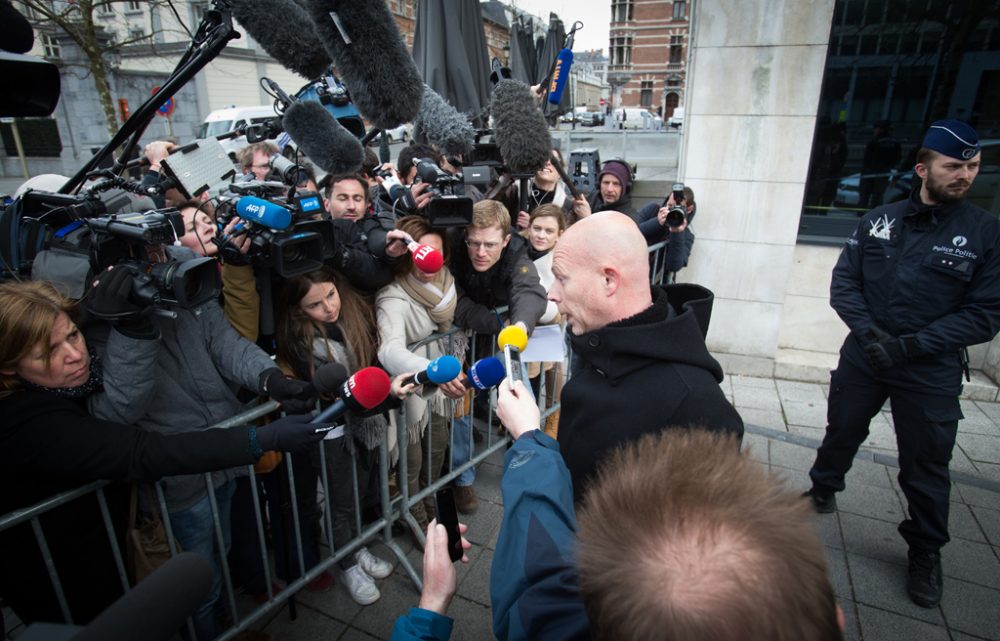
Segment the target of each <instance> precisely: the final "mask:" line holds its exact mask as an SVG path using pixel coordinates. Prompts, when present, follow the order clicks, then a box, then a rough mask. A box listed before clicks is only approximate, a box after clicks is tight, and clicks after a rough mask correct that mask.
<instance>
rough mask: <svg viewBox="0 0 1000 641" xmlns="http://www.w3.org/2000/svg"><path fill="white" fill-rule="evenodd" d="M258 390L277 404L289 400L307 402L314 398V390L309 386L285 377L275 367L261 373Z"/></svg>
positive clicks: (303, 382) (295, 379)
mask: <svg viewBox="0 0 1000 641" xmlns="http://www.w3.org/2000/svg"><path fill="white" fill-rule="evenodd" d="M260 389H261V391H262V392H264V393H265V394H267V395H268V396H270V397H271V398H273V399H274V400H276V401H278V402H279V403H284V402H285V401H287V400H289V399H296V400H299V401H308V400H310V399H315V398H316V389H315V388H314V387H313V386H312V385H311V384H309V383H307V382H305V381H300V380H299V379H297V378H291V377H289V376H285V373H284V372H282V371H281V370H280V369H278V368H277V367H272V368H271V369H267V370H264V371H263V372H261V374H260Z"/></svg>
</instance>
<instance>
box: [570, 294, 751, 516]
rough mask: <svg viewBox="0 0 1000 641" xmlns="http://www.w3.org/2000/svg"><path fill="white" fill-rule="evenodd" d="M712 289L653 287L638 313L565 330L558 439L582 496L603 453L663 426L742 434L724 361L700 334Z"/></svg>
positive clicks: (575, 487) (709, 310) (705, 324)
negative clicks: (726, 386) (565, 373)
mask: <svg viewBox="0 0 1000 641" xmlns="http://www.w3.org/2000/svg"><path fill="white" fill-rule="evenodd" d="M712 300H713V295H712V292H710V291H709V290H708V289H706V288H704V287H701V286H700V285H690V284H680V285H666V286H663V287H654V288H653V305H652V307H650V308H649V309H647V310H646V311H644V312H641V313H639V314H637V315H636V316H634V317H632V318H628V319H624V320H621V321H617V322H614V323H611V324H609V325H607V326H605V327H602V328H600V329H597V330H594V331H592V332H587V333H585V334H581V335H579V336H577V335H571V336H570V343H571V345H572V348H573V359H574V360H573V365H574V370H573V375H572V377H571V378H570V379H569V381H568V382H567V383H566V386H565V387H564V388H563V391H562V412H561V414H560V418H559V447H560V449H561V450H562V454H563V458H564V459H565V461H566V467H567V468H569V471H570V475H571V477H572V479H573V494H574V497H575V499H576V501H577V502H579V501H580V499H581V497H582V496H583V494H584V491H585V489H586V484H587V482H588V481H589V480H590V478H591V476H592V475H593V474H594V472H595V470H596V469H597V466H598V465H599V464H600V462H601V461H602V460H603V459H604V457H605V456H606V455H607V454H608V453H609V452H610V451H611V450H613V449H615V448H616V447H617V446H619V445H621V444H623V443H626V442H629V441H632V440H636V439H638V438H639V437H641V436H642V435H644V434H648V433H657V432H660V431H661V430H663V429H664V428H666V427H674V426H678V427H693V426H704V427H706V428H708V429H711V430H719V431H727V432H733V433H735V434H737V435H738V436H739V437H740V438H742V436H743V421H742V419H741V418H740V415H739V414H738V413H737V412H736V410H735V409H734V408H733V406H732V405H731V404H730V403H729V401H728V400H726V397H725V394H723V392H722V389H721V388H720V387H719V383H721V382H722V368H721V367H720V366H719V363H718V362H716V360H715V359H714V358H712V356H711V355H710V354H709V353H708V348H707V347H706V346H705V335H706V333H707V332H708V323H709V319H710V318H711V314H712Z"/></svg>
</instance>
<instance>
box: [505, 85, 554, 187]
mask: <svg viewBox="0 0 1000 641" xmlns="http://www.w3.org/2000/svg"><path fill="white" fill-rule="evenodd" d="M490 111H491V112H492V114H493V139H494V140H495V141H496V143H497V147H498V148H499V149H500V156H501V157H502V158H503V161H504V164H505V165H507V168H508V169H510V171H511V172H513V173H515V174H533V173H534V172H536V171H538V170H539V169H541V168H542V167H544V166H545V161H547V160H548V159H549V153H550V151H549V150H551V149H552V137H551V136H550V135H549V126H548V125H547V124H546V123H545V117H544V116H543V115H542V112H541V111H540V110H539V109H538V107H536V106H535V99H534V98H533V97H532V95H531V89H530V88H528V85H526V84H524V83H523V82H520V81H518V80H512V79H503V80H500V81H499V82H498V83H497V85H496V87H494V88H493V95H492V97H491V98H490Z"/></svg>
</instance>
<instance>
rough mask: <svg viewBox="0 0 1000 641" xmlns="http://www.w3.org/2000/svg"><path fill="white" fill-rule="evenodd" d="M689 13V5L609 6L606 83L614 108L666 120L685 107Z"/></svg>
mask: <svg viewBox="0 0 1000 641" xmlns="http://www.w3.org/2000/svg"><path fill="white" fill-rule="evenodd" d="M690 12H691V2H690V1H688V0H642V1H640V0H612V3H611V28H610V33H609V39H610V47H611V48H610V50H609V51H610V56H609V58H610V61H609V67H608V73H609V77H608V80H609V82H611V84H612V86H613V87H614V89H615V95H614V97H613V101H614V106H615V107H645V108H647V109H651V110H652V111H654V112H656V113H659V114H661V115H663V117H664V118H668V117H669V116H670V115H672V114H673V111H674V109H675V108H677V107H679V106H683V105H684V88H685V75H686V67H687V55H688V47H689V33H690V24H691V21H690Z"/></svg>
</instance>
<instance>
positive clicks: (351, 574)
mask: <svg viewBox="0 0 1000 641" xmlns="http://www.w3.org/2000/svg"><path fill="white" fill-rule="evenodd" d="M340 582H341V583H343V584H344V587H345V588H347V591H348V592H350V593H351V598H352V599H354V601H355V602H356V603H357V604H358V605H371V604H372V603H375V602H376V601H378V599H379V597H380V596H382V594H381V593H380V592H379V591H378V588H377V587H375V582H374V581H372V578H371V577H370V576H368V575H367V574H365V571H364V570H362V569H361V566H359V565H352V566H351V567H350V569H347V570H344V571H343V572H341V573H340Z"/></svg>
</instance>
